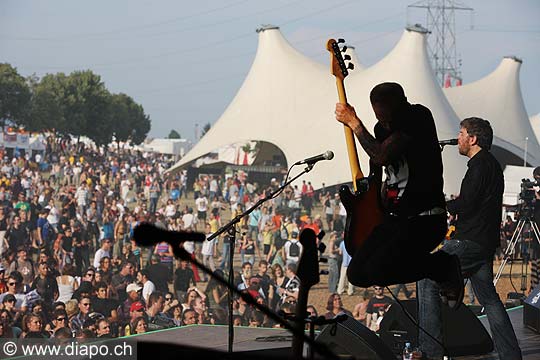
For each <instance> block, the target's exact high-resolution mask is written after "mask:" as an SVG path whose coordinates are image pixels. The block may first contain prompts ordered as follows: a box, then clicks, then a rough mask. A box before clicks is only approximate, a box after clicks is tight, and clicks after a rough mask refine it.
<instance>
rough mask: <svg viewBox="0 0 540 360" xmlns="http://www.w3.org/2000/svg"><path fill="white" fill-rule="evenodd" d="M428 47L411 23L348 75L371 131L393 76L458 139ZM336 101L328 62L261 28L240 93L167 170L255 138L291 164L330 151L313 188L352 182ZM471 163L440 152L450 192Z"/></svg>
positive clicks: (445, 134)
mask: <svg viewBox="0 0 540 360" xmlns="http://www.w3.org/2000/svg"><path fill="white" fill-rule="evenodd" d="M321 46H324V45H321ZM426 46H427V45H426V31H424V30H422V29H416V28H408V29H406V30H405V31H404V33H403V35H402V37H401V39H400V41H399V42H398V44H397V45H396V46H395V48H394V49H393V50H392V51H391V52H390V53H389V54H388V55H387V56H386V57H385V58H383V59H382V60H381V61H379V62H378V63H377V64H375V65H373V66H372V67H369V68H366V69H363V68H362V67H360V68H359V67H357V69H358V70H353V71H352V72H351V75H350V76H349V77H347V78H346V79H345V87H346V89H347V94H348V101H349V103H351V104H352V105H353V106H355V108H356V111H357V113H358V115H359V117H360V118H361V119H362V121H363V122H364V123H365V124H366V127H367V128H368V129H370V130H372V129H373V126H374V125H375V122H376V119H375V116H374V114H373V110H372V108H371V105H370V104H369V93H370V91H371V89H372V88H373V86H375V85H376V84H378V83H380V82H383V81H394V82H398V83H400V84H401V85H402V86H403V88H404V89H405V93H406V95H407V96H408V99H409V101H410V102H411V103H421V104H423V105H425V106H427V107H428V108H429V109H430V110H431V111H432V113H433V116H434V118H435V122H436V125H437V131H438V136H439V139H448V138H454V137H456V135H457V133H458V131H459V121H458V117H457V115H456V113H455V112H454V110H453V109H452V107H451V106H450V104H449V102H448V100H447V98H446V97H445V96H444V94H443V92H442V89H441V87H440V86H439V85H438V84H437V82H436V81H435V79H434V76H433V72H432V70H431V67H430V65H429V60H428V55H427V50H426ZM353 55H355V54H354V53H353ZM355 57H356V56H355ZM337 100H338V98H337V92H336V86H335V78H334V77H333V76H332V75H331V74H330V70H329V66H323V65H321V64H319V63H317V62H314V61H313V60H311V59H309V58H308V57H306V56H304V55H303V54H301V53H299V52H298V51H297V50H296V49H294V48H293V47H292V46H291V45H290V44H289V43H288V42H287V41H286V40H285V38H284V37H283V36H282V34H281V32H280V31H279V28H277V27H271V26H267V27H265V28H263V29H260V31H259V45H258V49H257V53H256V55H255V59H254V61H253V64H252V67H251V69H250V71H249V73H248V75H247V76H246V79H245V80H244V83H243V84H242V86H241V88H240V89H239V91H238V92H237V94H236V96H235V98H234V99H233V100H232V102H231V103H230V105H229V106H228V107H227V109H226V110H225V112H224V113H223V114H222V116H221V117H220V118H219V119H218V120H217V121H216V122H215V124H214V125H213V126H212V128H211V129H210V131H209V132H208V133H207V134H206V135H205V136H204V137H203V138H202V139H201V140H200V141H199V142H198V143H197V144H196V145H195V146H194V147H193V149H192V150H191V151H190V152H189V153H188V154H186V156H185V157H184V158H182V159H181V160H180V161H179V162H178V163H177V164H176V165H175V166H174V167H173V168H171V170H169V171H175V170H176V169H179V168H182V167H184V166H186V165H188V164H189V163H191V162H193V161H194V160H195V159H197V158H199V157H201V156H204V155H205V154H207V153H209V152H212V151H215V150H216V149H218V148H219V147H222V146H225V145H228V144H231V143H236V142H247V141H249V140H258V141H267V142H270V143H273V144H274V145H276V146H277V147H279V148H280V149H281V150H282V151H283V153H284V155H285V158H286V160H287V164H288V165H289V166H290V165H291V164H293V163H294V162H296V161H298V160H302V159H304V158H307V157H309V156H313V155H316V154H320V153H323V152H325V151H326V150H332V151H333V152H334V154H335V157H334V159H333V160H331V161H321V162H319V163H317V164H316V165H315V168H314V169H313V170H312V171H311V172H310V173H309V174H307V175H305V176H303V177H302V178H301V180H306V181H311V183H312V184H313V186H314V187H315V188H316V189H318V188H321V187H322V186H323V183H324V184H325V186H331V185H336V184H341V183H346V182H350V181H351V174H350V170H349V163H348V156H347V149H346V145H345V139H344V134H343V126H342V125H340V124H339V123H337V121H336V120H335V118H334V112H333V111H334V107H335V103H336V102H337ZM358 150H359V158H360V162H361V164H360V165H361V168H362V170H363V172H364V174H367V172H368V157H367V155H366V154H365V153H364V152H363V150H362V149H361V147H360V146H359V145H358ZM466 160H467V159H466V158H464V157H463V156H460V155H459V154H458V153H457V151H456V150H455V149H454V148H448V149H446V150H445V151H444V152H443V161H444V180H445V192H446V194H448V195H450V194H457V193H458V192H459V186H460V183H461V179H462V177H463V175H464V173H465V169H466ZM426 166H429V164H426Z"/></svg>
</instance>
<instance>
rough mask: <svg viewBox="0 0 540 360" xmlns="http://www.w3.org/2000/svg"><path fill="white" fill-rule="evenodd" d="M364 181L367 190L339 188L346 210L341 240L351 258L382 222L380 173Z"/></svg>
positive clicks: (344, 186)
mask: <svg viewBox="0 0 540 360" xmlns="http://www.w3.org/2000/svg"><path fill="white" fill-rule="evenodd" d="M365 181H366V182H367V183H366V185H367V186H368V188H367V189H363V190H360V191H356V192H354V191H351V189H350V188H349V187H348V186H347V185H342V186H341V187H340V188H339V196H340V198H341V202H342V203H343V206H344V207H345V210H347V219H346V222H345V233H344V239H343V240H344V241H345V248H346V249H347V253H349V255H351V256H353V255H354V254H356V251H357V250H358V249H360V248H361V247H362V245H363V244H364V242H365V241H366V239H367V237H368V236H369V235H370V234H371V232H372V231H373V229H374V228H375V226H377V225H379V224H380V223H382V221H383V210H382V207H381V205H380V204H381V201H380V200H381V195H380V194H381V173H380V171H378V172H377V173H374V174H372V176H370V177H368V178H367V179H365Z"/></svg>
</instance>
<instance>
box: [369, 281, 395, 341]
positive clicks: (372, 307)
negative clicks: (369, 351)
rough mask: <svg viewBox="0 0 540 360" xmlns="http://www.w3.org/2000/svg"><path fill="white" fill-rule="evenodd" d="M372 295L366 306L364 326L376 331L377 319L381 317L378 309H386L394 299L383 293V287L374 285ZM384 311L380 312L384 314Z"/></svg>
mask: <svg viewBox="0 0 540 360" xmlns="http://www.w3.org/2000/svg"><path fill="white" fill-rule="evenodd" d="M373 291H374V295H373V296H372V297H371V299H369V301H368V304H367V307H366V326H367V327H368V329H371V330H373V331H378V329H379V328H378V323H377V319H378V318H379V317H381V312H380V311H379V310H380V309H383V310H384V311H386V310H387V309H388V308H389V306H390V305H392V304H393V303H394V301H393V300H392V299H391V298H389V297H388V296H386V295H384V287H382V286H378V285H375V286H374V287H373ZM384 311H383V312H382V313H383V314H384Z"/></svg>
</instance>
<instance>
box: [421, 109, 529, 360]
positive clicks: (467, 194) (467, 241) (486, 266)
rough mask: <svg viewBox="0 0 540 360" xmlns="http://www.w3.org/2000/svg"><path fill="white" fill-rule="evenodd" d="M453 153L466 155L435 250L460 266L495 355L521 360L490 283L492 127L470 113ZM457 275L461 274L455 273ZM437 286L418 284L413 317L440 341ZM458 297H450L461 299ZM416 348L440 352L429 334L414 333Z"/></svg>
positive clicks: (497, 202) (496, 207) (499, 182)
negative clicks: (451, 218) (450, 230)
mask: <svg viewBox="0 0 540 360" xmlns="http://www.w3.org/2000/svg"><path fill="white" fill-rule="evenodd" d="M460 125H461V128H460V131H459V135H458V151H459V153H460V154H461V155H463V156H466V157H468V158H469V162H468V164H467V165H468V169H467V172H466V174H465V177H464V178H463V180H462V183H461V189H460V193H459V196H458V197H457V198H455V199H453V200H450V201H448V202H447V203H446V206H447V209H448V212H449V213H450V214H452V215H457V222H456V233H455V235H454V239H452V240H447V241H445V242H444V244H443V247H442V249H441V250H440V251H439V252H446V253H449V254H453V255H454V256H456V257H457V258H458V259H459V261H460V263H461V270H462V271H463V275H464V277H466V278H469V281H470V282H471V284H472V287H473V289H474V293H475V294H476V296H477V297H478V302H479V303H480V304H481V305H483V306H484V307H485V310H486V314H487V317H488V321H489V325H490V329H491V333H492V336H493V342H494V344H495V349H496V350H497V352H498V353H499V357H500V358H501V359H512V360H513V359H517V360H519V359H521V358H522V354H521V349H520V347H519V343H518V341H517V338H516V334H515V332H514V328H513V326H512V323H511V322H510V318H509V316H508V313H507V312H506V310H505V307H504V304H503V303H502V302H501V300H500V297H499V295H498V294H497V290H496V289H495V285H494V284H493V258H494V255H495V250H496V249H497V247H499V245H500V233H499V232H500V226H501V219H502V201H503V191H504V176H503V172H502V169H501V166H500V164H499V162H498V161H497V160H496V159H495V157H494V156H493V155H492V154H491V153H490V151H489V150H490V149H491V145H492V143H493V129H492V127H491V124H490V123H489V121H487V120H484V119H481V118H477V117H472V118H467V119H464V120H463V121H461V123H460ZM460 275H461V274H460ZM439 289H440V285H439V284H437V283H435V282H433V281H430V280H429V279H426V280H423V281H421V282H419V292H420V293H421V294H420V296H419V299H420V300H419V301H420V307H419V320H420V323H421V325H422V326H424V328H425V329H426V331H428V332H430V334H433V335H434V336H435V338H436V339H438V340H439V341H440V340H441V339H442V315H441V300H440V299H439V298H438V297H437V295H436V294H437V292H438V290H439ZM461 300H463V294H461V298H459V299H456V301H459V303H461ZM458 305H459V304H458ZM420 344H421V349H422V352H424V353H425V354H426V355H428V356H429V357H437V356H440V355H445V354H443V352H444V351H443V349H442V348H441V347H440V346H439V345H438V344H437V343H436V342H434V341H433V340H432V339H431V338H428V337H426V336H424V335H423V334H420Z"/></svg>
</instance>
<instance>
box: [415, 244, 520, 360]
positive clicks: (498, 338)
mask: <svg viewBox="0 0 540 360" xmlns="http://www.w3.org/2000/svg"><path fill="white" fill-rule="evenodd" d="M441 250H442V251H445V252H447V253H449V254H455V255H457V256H458V257H459V261H460V263H461V269H462V272H463V275H464V277H468V278H469V280H468V281H470V282H471V284H472V287H473V289H474V293H475V294H476V296H477V297H478V302H479V303H480V305H483V306H484V307H485V309H486V314H487V318H488V321H489V327H490V330H491V334H492V337H493V343H494V344H495V349H496V350H497V352H498V353H499V358H500V359H504V360H514V359H521V350H520V349H519V345H518V341H517V339H516V334H515V333H514V329H513V327H512V323H511V322H510V318H509V317H508V313H507V312H506V310H505V308H504V305H503V303H502V302H501V300H500V298H499V295H498V294H497V291H496V290H495V286H494V285H493V261H492V260H491V259H492V256H491V255H486V253H485V251H484V249H483V248H482V247H481V246H480V245H478V244H477V243H475V242H474V241H469V240H449V241H445V242H444V245H443V247H442V249H441ZM486 259H488V260H486ZM418 299H419V303H418V321H419V323H420V326H422V327H423V328H424V330H426V331H427V332H428V333H430V334H431V335H432V336H434V337H435V338H436V339H437V340H439V341H442V338H443V334H442V315H441V298H440V296H439V286H438V284H437V283H436V282H434V281H432V280H429V279H424V280H421V281H419V282H418ZM418 337H419V342H420V346H421V349H422V352H424V353H426V355H428V357H440V356H442V355H444V354H443V352H444V351H443V349H442V348H441V346H439V345H438V344H437V343H435V342H434V341H433V340H432V339H431V338H429V336H427V335H426V334H425V333H424V332H423V331H420V332H419V334H418Z"/></svg>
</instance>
